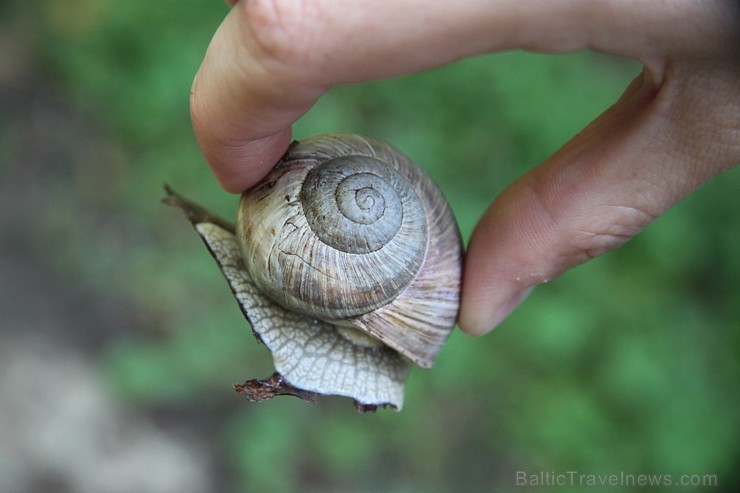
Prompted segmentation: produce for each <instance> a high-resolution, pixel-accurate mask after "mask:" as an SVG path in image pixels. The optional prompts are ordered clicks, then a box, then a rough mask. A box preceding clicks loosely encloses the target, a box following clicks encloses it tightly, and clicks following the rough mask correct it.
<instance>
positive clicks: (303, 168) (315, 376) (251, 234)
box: [165, 135, 462, 412]
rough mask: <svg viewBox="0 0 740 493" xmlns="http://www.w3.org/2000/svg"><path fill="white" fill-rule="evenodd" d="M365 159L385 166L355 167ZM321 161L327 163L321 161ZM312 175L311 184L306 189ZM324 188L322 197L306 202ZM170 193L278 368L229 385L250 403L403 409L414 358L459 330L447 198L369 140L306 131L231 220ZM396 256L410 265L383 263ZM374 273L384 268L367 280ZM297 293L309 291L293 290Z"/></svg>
mask: <svg viewBox="0 0 740 493" xmlns="http://www.w3.org/2000/svg"><path fill="white" fill-rule="evenodd" d="M345 158H347V161H348V162H349V166H347V167H344V166H342V162H343V160H344V159H345ZM366 158H370V159H369V160H370V161H378V163H375V162H370V166H371V167H370V168H369V169H364V168H362V169H359V168H361V167H362V166H364V165H365V161H367V160H368V159H366ZM337 161H339V163H337ZM324 162H329V163H330V165H329V166H325V167H322V166H320V165H321V164H322V163H324ZM389 162H390V165H389V166H390V168H391V169H386V168H387V167H388V166H386V164H384V163H389ZM355 168H358V169H355ZM312 170H314V171H312ZM306 175H309V179H308V180H307V181H306V182H307V183H310V185H306V186H303V181H305V180H306ZM295 176H298V182H299V183H298V184H297V185H294V184H293V182H294V181H296V179H295V178H294V177H295ZM288 178H290V179H288ZM368 178H369V180H370V181H369V182H368V181H367V179H368ZM405 181H408V182H410V184H411V185H405V184H403V183H402V182H405ZM386 182H387V183H386ZM408 186H411V187H412V188H405V187H408ZM335 189H336V190H337V191H336V192H333V190H335ZM306 190H309V191H310V192H307V191H306ZM316 190H317V191H319V192H320V193H328V196H327V198H321V199H313V200H314V201H313V202H311V201H310V199H306V197H304V195H306V194H308V193H311V194H313V193H314V191H316ZM327 190H328V192H327ZM167 193H168V197H167V198H166V199H165V202H167V203H169V204H172V205H175V206H178V207H179V208H180V209H181V210H182V211H183V212H184V213H185V214H186V215H187V216H188V218H189V219H190V221H191V223H192V224H193V225H194V227H195V229H196V231H197V232H198V234H199V235H200V236H201V238H202V239H203V241H204V242H205V243H206V246H207V247H208V249H209V251H210V252H211V254H212V255H213V257H214V258H215V259H216V261H217V263H218V265H219V267H220V268H221V271H222V273H223V274H224V276H225V277H226V279H227V281H228V283H229V285H230V287H231V289H232V292H233V293H234V296H235V297H236V299H237V301H238V303H239V305H240V307H241V308H242V311H243V312H244V314H245V316H246V317H247V319H248V320H249V321H250V323H251V324H252V329H253V331H254V334H255V336H256V337H257V338H258V339H259V340H261V341H262V342H263V343H264V344H265V345H266V346H267V348H268V349H269V350H270V351H271V352H272V356H273V360H274V364H275V369H276V370H277V372H278V373H276V374H274V375H273V376H272V377H270V378H269V379H266V380H250V381H248V382H246V383H245V384H243V385H238V386H235V389H237V390H238V391H239V392H241V393H243V394H245V395H246V396H247V397H249V398H250V399H252V400H264V399H266V398H270V397H273V396H275V395H294V396H296V397H299V398H302V399H304V400H312V399H313V395H314V393H315V394H334V395H341V396H347V397H351V398H353V399H354V400H355V405H356V408H357V409H358V410H359V411H361V412H364V411H368V410H375V409H376V408H377V407H385V406H391V407H393V408H394V409H396V410H400V409H401V407H402V406H403V391H404V385H405V381H406V379H407V377H408V373H409V370H410V363H412V362H413V363H415V364H417V365H418V366H421V367H424V368H429V367H431V365H432V363H433V360H434V358H435V356H436V354H437V352H438V351H439V349H440V348H441V346H442V344H443V343H444V341H445V340H446V339H447V337H448V335H449V333H450V331H451V330H452V327H453V326H454V323H455V320H456V317H457V310H458V307H459V290H460V277H461V267H462V244H461V240H460V236H459V232H458V230H457V225H456V223H455V221H454V218H452V214H451V212H450V209H449V206H448V205H447V202H446V201H445V200H444V198H443V197H442V195H441V193H440V192H439V190H438V189H437V188H436V186H435V185H434V184H433V183H432V182H431V180H429V178H428V177H427V176H426V175H425V174H424V173H423V172H421V171H420V170H419V169H418V167H416V165H414V164H413V163H411V162H410V161H409V160H408V159H407V158H406V157H405V156H403V155H402V154H400V153H398V151H396V150H395V149H393V148H391V147H390V146H388V145H387V144H384V143H382V142H379V141H376V140H374V139H366V138H362V137H358V136H352V135H329V136H319V137H315V138H311V139H307V140H306V141H304V142H301V143H298V144H294V145H293V146H291V149H290V150H289V151H288V153H286V155H285V156H284V157H283V159H282V160H281V162H280V163H279V164H278V165H277V166H276V168H275V170H273V172H272V173H271V174H270V175H268V176H267V177H266V178H265V179H264V180H263V181H262V182H261V183H260V184H258V185H256V186H255V187H254V188H253V189H250V190H249V191H247V192H245V194H244V195H243V197H242V201H241V203H240V207H239V217H238V223H237V224H238V226H237V227H236V228H235V227H234V226H233V225H231V224H230V223H229V222H228V221H224V220H222V219H220V218H217V217H215V216H214V215H212V214H210V213H208V212H207V211H205V210H204V209H202V208H201V207H199V206H197V205H195V204H193V203H192V202H190V201H188V200H186V199H184V198H183V197H181V196H179V195H177V194H176V193H175V192H173V191H172V190H171V189H169V188H168V187H167ZM332 194H335V195H334V196H332ZM334 197H336V199H337V200H339V201H342V200H344V202H345V203H340V204H339V209H338V210H339V213H340V214H341V216H340V217H339V219H336V220H335V219H332V218H331V217H330V216H327V214H332V213H333V212H332V211H331V208H332V206H331V205H330V204H329V203H330V202H331V201H332V200H333V199H334ZM306 200H309V201H308V202H306ZM355 201H356V202H355ZM255 203H256V204H258V207H255V206H254V204H255ZM307 204H310V205H307ZM327 204H329V205H327ZM389 207H392V208H394V209H393V210H391V209H389ZM304 208H310V209H312V211H311V212H310V213H309V214H308V216H309V222H310V221H314V219H311V217H314V218H315V219H316V220H315V221H314V222H313V223H311V224H309V223H307V222H306V219H305V216H304V215H303V210H304ZM327 211H328V212H327ZM256 214H259V216H255V215H256ZM265 215H266V216H267V217H266V218H265V217H264V216H265ZM336 221H338V222H336ZM338 223H342V224H344V225H343V226H341V227H338V226H337V224H338ZM345 223H346V224H345ZM317 224H318V226H317ZM319 227H320V228H322V230H321V231H319V232H318V237H319V239H316V237H315V236H314V234H315V233H316V231H315V230H316V228H319ZM325 227H328V228H329V230H330V232H328V233H325V232H324V228H325ZM343 231H349V233H343ZM342 234H347V235H348V236H347V237H343V236H342ZM324 235H328V236H324ZM414 236H417V237H421V238H415V237H414ZM411 241H423V242H424V243H422V244H420V245H418V244H417V245H415V246H414V245H410V242H411ZM333 243H338V244H339V246H338V247H337V248H338V250H335V249H334V247H332V246H331V245H330V244H333ZM261 249H262V250H264V251H265V252H266V253H264V256H262V255H263V254H262V253H259V252H260V251H261ZM245 258H247V259H249V260H248V261H247V262H245V261H244V259H245ZM355 261H359V263H358V264H355ZM332 264H335V267H332ZM394 264H400V265H401V267H402V269H401V270H402V272H399V273H398V274H394V273H393V270H389V269H393V268H395V267H394ZM306 267H308V269H307V270H301V269H305V268H306ZM373 267H378V268H379V269H380V271H379V273H378V274H372V271H370V272H371V275H370V276H369V277H368V276H367V275H366V273H367V272H368V269H370V268H373ZM296 269H299V270H296ZM301 272H303V273H301ZM317 272H318V277H315V276H316V273H317ZM355 274H358V276H357V277H356V276H355ZM255 276H256V277H255ZM306 276H308V277H306ZM342 276H344V277H342ZM399 276H400V277H399ZM327 280H328V281H327ZM337 280H338V282H339V283H340V287H339V288H331V289H330V291H328V292H327V293H329V294H321V293H322V290H323V289H324V287H325V286H324V285H325V284H326V283H327V282H335V281H337ZM355 283H357V284H355ZM301 286H302V288H301ZM294 288H301V289H299V291H304V292H307V293H308V295H309V299H307V300H306V301H303V300H304V299H305V298H304V297H305V296H306V294H305V293H303V294H301V293H300V292H299V293H298V294H296V293H292V294H291V291H293V289H294ZM337 289H339V290H337ZM286 296H288V298H287V299H286ZM295 296H298V297H297V298H295ZM355 302H359V304H355ZM352 305H354V308H352ZM314 310H318V312H316V311H314Z"/></svg>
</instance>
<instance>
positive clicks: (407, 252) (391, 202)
mask: <svg viewBox="0 0 740 493" xmlns="http://www.w3.org/2000/svg"><path fill="white" fill-rule="evenodd" d="M307 144H308V145H309V146H310V144H312V142H311V141H310V140H309V141H308V142H305V141H304V143H302V147H301V150H302V151H303V152H300V153H295V152H293V153H291V152H290V151H289V152H288V154H287V155H286V156H285V157H284V158H283V160H282V161H281V163H280V164H279V165H278V166H277V167H276V169H275V170H274V171H273V173H272V175H269V176H268V178H267V180H266V181H265V182H263V183H264V184H263V185H262V186H259V187H258V188H257V189H254V190H252V191H250V192H249V193H248V194H245V196H244V197H243V198H242V202H241V204H240V207H239V212H240V214H241V216H240V218H239V219H238V223H239V224H240V225H241V226H242V227H244V228H245V234H244V235H240V237H241V241H242V247H241V248H242V254H243V256H244V258H245V263H246V264H247V268H248V269H249V270H250V272H252V273H253V275H254V277H255V282H256V283H257V284H258V285H259V286H260V288H261V289H263V290H265V291H266V292H267V293H269V294H270V295H271V297H272V298H273V299H275V301H277V302H278V303H280V304H282V305H283V306H285V307H286V308H288V309H291V310H295V311H298V312H301V313H305V314H309V315H311V316H315V317H318V318H321V319H324V320H337V319H341V318H346V317H350V316H356V315H361V314H364V313H368V312H370V311H372V310H374V309H376V308H378V307H380V306H383V305H386V304H388V303H390V302H391V301H392V300H393V299H395V297H396V296H397V295H398V293H399V292H400V291H402V290H403V289H404V288H405V287H406V286H408V284H409V283H410V282H411V281H412V280H413V278H414V277H415V276H416V275H417V273H418V272H419V270H420V269H421V266H422V264H423V262H424V257H425V254H426V248H427V219H426V213H425V211H424V207H423V205H422V203H421V201H420V199H419V197H418V196H417V194H416V192H415V191H414V184H413V182H412V183H409V180H410V179H411V180H413V179H414V176H413V175H408V173H406V175H404V174H402V173H404V172H405V171H404V170H403V167H404V165H403V162H402V161H399V160H398V158H397V157H394V156H392V155H382V156H378V155H376V153H374V152H372V151H373V150H372V148H371V147H369V146H367V145H360V143H357V142H355V143H354V144H355V145H353V146H344V147H341V148H339V149H336V148H334V149H325V146H326V145H325V143H324V145H321V143H318V144H319V145H317V146H314V147H313V148H312V149H311V151H312V152H314V155H312V156H308V155H307V151H306V145H307ZM322 151H325V152H322ZM329 153H330V154H329ZM381 158H382V159H383V160H381ZM389 158H391V159H389ZM247 230H249V231H248V232H247ZM268 233H269V234H268ZM265 260H267V262H266V263H265Z"/></svg>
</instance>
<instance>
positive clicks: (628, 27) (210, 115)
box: [191, 0, 717, 191]
mask: <svg viewBox="0 0 740 493" xmlns="http://www.w3.org/2000/svg"><path fill="white" fill-rule="evenodd" d="M697 3H698V4H701V6H706V5H707V4H708V3H707V2H692V1H688V0H674V1H673V2H662V3H660V4H659V6H657V7H656V5H655V3H647V5H648V6H646V3H645V2H642V3H641V2H635V1H634V0H612V1H609V2H590V1H588V2H587V1H584V0H540V1H530V2H521V1H519V0H498V1H491V0H466V1H463V2H427V1H426V0H387V1H385V2H383V3H382V5H380V4H378V2H376V1H375V0H331V1H329V0H313V1H311V2H307V1H300V0H298V1H292V2H288V1H279V0H249V1H242V2H238V3H236V4H234V8H233V9H232V10H231V12H230V13H229V14H228V15H227V17H226V19H225V20H224V22H223V24H222V25H221V27H220V28H219V29H218V32H217V33H216V35H215V36H214V38H213V41H212V43H211V45H210V46H209V49H208V52H207V54H206V57H205V59H204V61H203V65H202V66H201V68H200V70H199V71H198V75H197V77H196V79H195V81H194V84H193V89H192V98H191V114H192V119H193V126H194V130H195V133H196V137H197V139H198V142H199V144H200V146H201V148H202V150H203V152H204V154H205V157H206V160H207V161H208V162H209V163H210V164H211V166H212V167H213V169H214V172H215V174H216V176H217V178H218V179H219V181H220V182H221V184H222V185H223V186H224V188H226V189H227V190H230V191H241V190H243V189H245V188H247V187H248V186H250V185H251V184H253V183H254V182H255V181H257V180H258V179H259V178H261V177H262V176H263V175H264V174H266V173H267V171H268V170H269V168H270V167H271V166H272V165H273V164H274V163H275V162H276V161H277V160H278V159H279V157H280V156H281V154H282V153H283V152H284V151H285V149H286V148H287V146H288V144H289V142H290V125H291V124H292V123H293V122H294V121H295V120H296V119H298V118H299V117H300V116H301V115H302V114H303V113H305V112H306V111H307V110H308V109H309V108H310V107H311V106H312V105H313V103H314V102H315V101H316V99H318V97H320V96H321V94H323V92H324V91H325V90H326V89H327V88H329V87H331V86H332V85H335V84H343V83H351V82H359V81H369V80H374V79H379V78H384V77H391V76H395V75H399V74H406V73H411V72H415V71H419V70H422V69H426V68H429V67H433V66H437V65H441V64H444V63H448V62H451V61H454V60H457V59H459V58H463V57H466V56H470V55H475V54H479V53H485V52H490V51H496V50H505V49H511V48H524V49H531V50H538V51H548V52H558V51H566V50H573V49H578V48H585V47H595V48H597V49H600V50H603V51H607V52H611V53H619V54H625V55H629V56H635V57H638V58H645V59H647V58H651V57H653V56H654V54H653V53H652V51H651V52H649V53H644V52H640V51H639V48H640V47H641V46H642V47H644V46H648V47H650V50H653V49H657V48H653V47H663V46H665V45H666V42H665V39H666V38H668V37H671V36H672V37H673V38H676V34H675V33H677V32H678V33H681V32H684V31H685V30H683V29H682V25H683V24H685V23H686V22H688V21H691V22H694V23H695V24H697V25H699V26H706V25H709V23H708V22H702V18H703V17H707V16H710V17H711V15H713V14H712V12H713V9H711V8H709V9H708V8H706V7H702V8H700V7H697V6H696V4H697ZM713 3H714V2H709V4H713ZM229 4H230V5H231V4H233V2H229ZM714 10H717V9H714ZM702 16H703V17H702ZM704 30H705V31H706V28H704ZM636 32H637V33H640V35H639V36H637V35H635V33H636ZM644 33H648V35H647V36H649V38H650V39H645V36H646V35H645V34H644ZM691 34H692V36H684V37H682V38H681V39H684V38H686V39H692V40H694V41H692V42H693V45H696V44H699V45H702V46H704V45H706V44H711V43H709V42H702V43H696V41H695V38H696V37H697V36H703V37H707V38H710V39H714V38H712V32H709V33H707V32H703V31H702V32H698V33H697V32H692V33H691ZM675 44H676V43H674V44H673V45H671V46H675Z"/></svg>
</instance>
